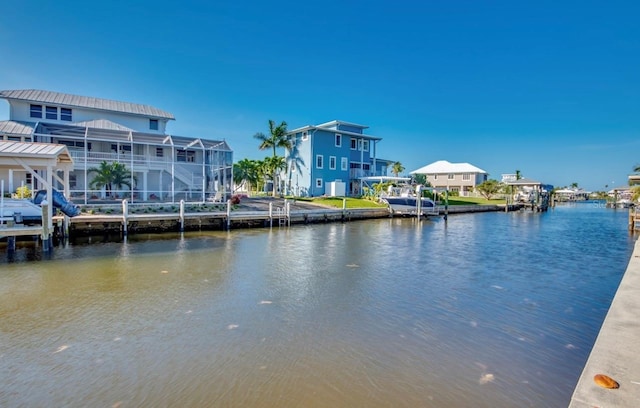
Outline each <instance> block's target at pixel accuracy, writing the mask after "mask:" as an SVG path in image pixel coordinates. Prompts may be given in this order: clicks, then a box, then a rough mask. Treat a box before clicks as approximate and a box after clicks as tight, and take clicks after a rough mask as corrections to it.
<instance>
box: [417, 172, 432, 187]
mask: <svg viewBox="0 0 640 408" xmlns="http://www.w3.org/2000/svg"><path fill="white" fill-rule="evenodd" d="M412 177H413V183H415V184H422V185H423V186H425V187H429V186H431V183H429V182H428V181H427V175H426V174H414V175H413V176H412Z"/></svg>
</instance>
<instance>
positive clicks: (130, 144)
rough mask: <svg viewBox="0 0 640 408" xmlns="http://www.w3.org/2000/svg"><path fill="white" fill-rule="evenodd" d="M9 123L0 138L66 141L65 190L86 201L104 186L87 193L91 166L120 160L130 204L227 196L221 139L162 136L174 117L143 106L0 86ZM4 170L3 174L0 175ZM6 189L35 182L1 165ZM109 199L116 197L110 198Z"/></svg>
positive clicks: (227, 159)
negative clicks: (128, 176)
mask: <svg viewBox="0 0 640 408" xmlns="http://www.w3.org/2000/svg"><path fill="white" fill-rule="evenodd" d="M0 99H5V100H6V101H7V102H8V103H9V120H4V121H0V141H3V140H4V141H18V142H41V143H42V142H44V143H56V144H63V145H66V146H67V148H68V150H69V152H70V154H71V156H72V157H73V161H74V167H73V171H72V172H71V174H70V175H69V187H70V195H71V196H72V197H75V201H82V200H84V202H85V203H87V201H88V200H90V199H92V198H97V197H102V196H103V195H104V191H94V190H91V188H90V184H91V180H92V178H93V177H94V174H95V173H94V172H91V171H90V170H91V168H94V167H97V166H99V165H100V164H101V163H102V162H103V161H104V162H107V163H113V162H120V163H122V164H124V165H125V166H126V167H127V169H128V170H130V171H131V173H132V179H133V180H132V181H133V183H131V184H132V186H131V188H126V190H120V191H115V192H114V196H115V195H117V197H118V198H124V197H128V198H130V199H132V200H133V201H136V200H149V199H158V200H166V201H175V200H178V199H182V198H184V199H187V200H194V201H204V200H205V199H206V198H207V197H209V196H211V195H214V194H215V193H216V192H217V191H222V192H224V193H225V194H229V193H230V192H231V188H232V180H233V174H232V169H233V152H232V150H231V148H230V147H229V146H228V145H227V143H226V142H225V141H224V140H212V139H208V138H204V137H184V136H176V135H171V134H169V133H167V123H168V122H169V121H170V120H175V118H174V116H173V114H171V113H169V112H166V111H163V110H160V109H158V108H155V107H153V106H149V105H141V104H136V103H130V102H119V101H113V100H108V99H101V98H95V97H87V96H78V95H70V94H64V93H59V92H51V91H42V90H33V89H29V90H7V91H0ZM3 171H4V173H3ZM0 179H4V180H7V185H8V187H9V190H11V191H14V190H15V188H16V187H19V186H20V185H22V184H26V185H28V186H30V187H31V188H32V189H33V190H36V189H38V188H39V186H38V180H37V179H36V180H34V179H33V178H32V177H31V174H29V172H26V171H22V170H8V171H7V170H1V169H0ZM114 198H115V197H114Z"/></svg>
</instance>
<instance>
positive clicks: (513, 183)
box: [504, 177, 542, 186]
mask: <svg viewBox="0 0 640 408" xmlns="http://www.w3.org/2000/svg"><path fill="white" fill-rule="evenodd" d="M504 184H506V185H508V186H539V185H541V184H542V183H541V182H539V181H538V180H533V179H530V178H526V177H523V178H521V179H518V180H512V181H505V182H504Z"/></svg>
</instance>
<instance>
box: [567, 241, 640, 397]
mask: <svg viewBox="0 0 640 408" xmlns="http://www.w3.org/2000/svg"><path fill="white" fill-rule="evenodd" d="M597 374H604V375H607V376H609V377H611V378H612V379H614V380H615V381H616V382H618V384H619V385H620V387H619V388H617V389H608V388H603V387H601V386H599V385H597V384H596V383H595V381H594V376H595V375H597ZM569 407H570V408H586V407H589V408H592V407H603V408H604V407H617V408H626V407H629V408H632V407H633V408H637V407H640V240H638V241H636V244H635V247H634V251H633V253H632V254H631V259H630V261H629V265H628V266H627V270H626V272H625V274H624V276H623V278H622V281H621V282H620V286H619V287H618V290H617V292H616V295H615V297H614V299H613V302H612V303H611V307H610V308H609V311H608V313H607V316H606V318H605V320H604V323H603V324H602V327H601V328H600V333H599V334H598V338H597V339H596V342H595V344H594V346H593V349H592V350H591V354H590V355H589V359H588V360H587V364H586V366H585V367H584V370H583V371H582V375H581V376H580V379H579V381H578V384H577V386H576V389H575V391H574V393H573V397H572V398H571V403H570V405H569Z"/></svg>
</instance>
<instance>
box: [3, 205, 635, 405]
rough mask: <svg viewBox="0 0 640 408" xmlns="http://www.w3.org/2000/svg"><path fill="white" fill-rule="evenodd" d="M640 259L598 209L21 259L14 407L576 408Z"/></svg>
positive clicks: (11, 344) (8, 315) (14, 280)
mask: <svg viewBox="0 0 640 408" xmlns="http://www.w3.org/2000/svg"><path fill="white" fill-rule="evenodd" d="M632 243H633V240H632V239H631V238H630V237H629V236H628V235H627V233H626V217H625V215H624V214H621V213H615V212H612V211H608V210H604V209H600V208H597V207H591V206H588V205H585V206H582V207H575V208H558V209H556V210H555V211H553V212H549V213H547V214H528V213H513V214H503V213H489V214H473V215H459V216H453V215H452V216H450V217H449V220H448V222H446V223H445V222H444V221H442V219H434V220H429V221H422V222H416V221H415V220H412V219H384V220H376V221H366V222H353V223H345V224H338V223H336V224H323V225H313V226H299V227H293V228H290V229H282V230H281V229H273V230H268V229H264V230H262V229H260V230H242V231H231V232H202V233H184V234H166V235H159V236H156V235H150V236H139V235H132V236H130V237H127V238H126V239H120V238H118V242H111V241H110V240H107V241H106V242H101V243H96V242H95V240H92V241H87V242H74V243H70V244H69V245H68V246H59V247H56V249H55V250H54V252H53V255H52V259H50V260H48V261H46V262H25V261H26V259H28V257H26V256H24V255H21V253H22V252H21V251H23V250H22V249H20V250H19V251H17V256H18V258H19V259H21V260H20V261H19V262H14V263H11V264H9V263H7V264H5V265H3V266H2V268H1V269H0V344H2V347H3V348H2V350H1V351H0V363H1V364H2V366H3V368H4V369H3V370H2V373H3V374H2V376H3V378H2V380H3V391H4V392H2V393H0V406H21V405H24V406H41V405H53V406H113V405H120V406H186V407H189V406H192V407H197V406H238V407H241V406H242V407H246V406H251V407H272V406H279V407H298V406H305V407H306V406H309V407H314V406H318V407H325V406H332V407H353V406H367V407H378V406H380V407H383V406H394V407H416V406H443V407H456V406H459V407H468V406H474V407H495V406H566V405H567V404H568V402H569V399H570V397H571V393H572V391H573V387H574V386H575V383H576V381H577V379H578V376H579V375H580V372H581V370H582V366H583V364H584V362H585V361H586V358H587V356H588V353H589V351H590V348H591V345H592V344H593V341H594V339H595V336H596V335H597V330H598V328H599V326H600V323H601V321H602V319H603V317H604V315H605V313H606V310H607V308H608V305H609V304H610V301H611V298H612V296H613V294H614V292H615V288H616V287H617V285H618V283H619V281H620V278H621V275H622V273H623V271H624V269H625V267H626V264H627V261H628V256H629V254H630V250H631V246H632ZM31 246H33V245H31ZM25 249H27V252H28V251H30V250H31V249H32V248H31V247H25Z"/></svg>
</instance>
